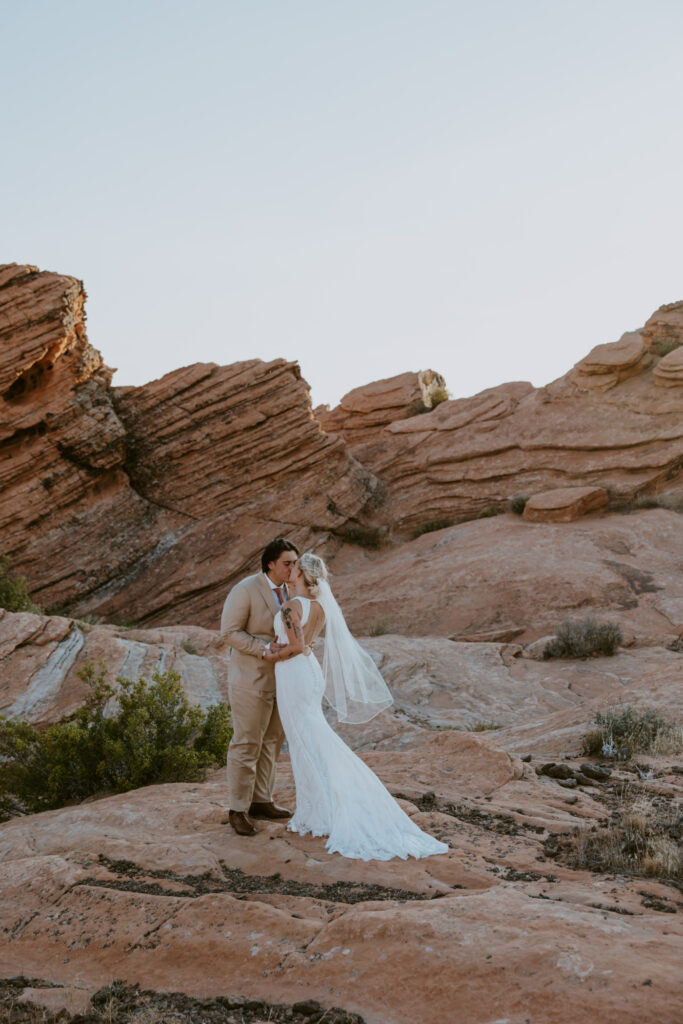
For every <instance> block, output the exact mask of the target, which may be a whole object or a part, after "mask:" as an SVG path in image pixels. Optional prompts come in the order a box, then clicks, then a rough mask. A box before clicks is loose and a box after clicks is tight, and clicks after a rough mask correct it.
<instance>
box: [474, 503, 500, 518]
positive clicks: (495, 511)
mask: <svg viewBox="0 0 683 1024" xmlns="http://www.w3.org/2000/svg"><path fill="white" fill-rule="evenodd" d="M502 511H503V509H502V508H501V507H500V505H487V507H486V508H483V509H482V510H481V512H479V513H478V515H477V519H489V518H490V517H491V516H499V515H500V514H501V512H502Z"/></svg>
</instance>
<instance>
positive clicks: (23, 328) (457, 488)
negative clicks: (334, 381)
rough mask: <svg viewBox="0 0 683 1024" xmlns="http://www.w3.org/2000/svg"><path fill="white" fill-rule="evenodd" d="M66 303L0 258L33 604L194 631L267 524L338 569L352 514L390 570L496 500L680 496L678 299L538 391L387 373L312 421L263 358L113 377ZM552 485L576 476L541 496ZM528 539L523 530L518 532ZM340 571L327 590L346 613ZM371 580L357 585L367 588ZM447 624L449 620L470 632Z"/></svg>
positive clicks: (21, 554)
mask: <svg viewBox="0 0 683 1024" xmlns="http://www.w3.org/2000/svg"><path fill="white" fill-rule="evenodd" d="M84 304H85V292H84V290H83V285H82V283H81V282H79V281H77V280H76V279H74V278H71V277H65V276H61V275H58V274H50V273H41V272H39V271H38V270H36V268H34V267H26V266H24V267H21V266H17V265H14V264H12V265H9V266H5V267H2V268H0V343H1V349H0V484H1V486H2V498H3V500H2V505H1V507H0V531H1V536H2V545H1V549H0V550H1V551H2V553H4V554H8V555H10V556H11V557H12V560H13V564H14V567H15V569H17V570H18V571H19V572H21V573H23V574H24V575H25V576H26V577H27V580H28V584H29V589H30V590H31V592H32V594H33V596H34V598H35V599H36V600H37V601H38V602H39V603H40V604H41V605H42V606H43V607H47V608H51V609H52V610H54V611H58V612H66V613H71V614H75V615H81V616H82V615H85V614H88V613H94V614H96V615H98V616H100V617H104V618H107V619H111V618H116V617H117V616H118V617H125V618H126V619H133V620H136V621H139V622H143V623H145V624H148V625H150V624H158V623H169V622H193V623H196V624H201V625H204V626H207V627H213V626H215V625H216V623H217V621H218V618H219V614H220V607H221V604H222V601H223V599H224V597H225V593H226V591H227V590H228V589H229V587H230V586H231V585H232V583H233V582H234V581H235V580H236V579H237V578H239V576H241V575H244V574H245V573H247V572H250V571H254V570H255V569H256V568H257V567H258V555H259V551H260V550H261V548H262V546H263V543H264V541H265V540H267V539H269V538H271V537H272V536H276V535H278V534H286V535H287V536H289V537H291V538H292V539H293V540H294V541H295V542H297V543H298V544H299V545H301V546H316V547H318V548H319V550H321V551H322V552H323V553H325V554H326V555H327V556H328V557H330V558H331V559H332V561H333V568H334V570H335V572H337V573H338V574H342V575H343V566H344V565H347V564H348V565H349V566H350V565H351V564H352V562H353V558H351V559H350V560H349V558H347V556H346V554H345V553H349V552H350V554H351V555H353V553H354V552H356V553H358V552H359V549H358V548H357V547H355V546H353V545H350V544H349V543H345V539H346V540H347V541H348V540H349V539H350V540H354V541H358V539H359V538H360V539H361V540H362V539H363V532H362V529H361V531H360V532H359V530H358V527H359V526H360V527H362V528H365V530H366V535H367V530H368V528H369V529H370V530H375V532H376V533H377V532H379V534H381V536H383V537H384V538H385V539H386V538H390V539H391V541H392V545H393V546H392V547H390V549H389V551H388V553H387V552H384V553H383V555H384V554H386V557H387V558H389V559H390V561H391V560H395V561H396V564H399V563H400V560H401V557H402V556H401V551H402V545H404V544H405V542H406V541H408V540H409V539H410V538H411V536H412V534H413V532H414V531H419V530H421V529H422V528H425V527H427V528H431V527H433V526H439V525H441V526H443V525H444V523H459V522H461V521H463V520H467V519H472V518H473V517H476V516H477V515H479V514H480V513H481V512H482V511H484V512H486V513H490V512H496V511H500V510H503V509H505V508H506V507H507V500H508V498H509V497H510V496H511V495H515V494H525V495H528V496H537V497H536V498H535V500H534V501H532V503H531V505H530V508H529V514H528V516H527V520H529V519H531V518H535V519H543V518H546V519H553V518H554V519H560V520H561V519H571V518H575V517H576V516H577V515H581V514H583V513H585V512H589V511H591V510H593V509H595V510H600V509H601V508H604V507H605V494H606V496H607V507H608V508H615V507H618V506H619V505H622V506H623V505H628V504H629V503H631V502H632V501H633V499H634V497H637V496H638V495H643V494H652V493H658V492H661V491H676V490H677V489H678V491H680V489H681V479H682V478H681V467H682V466H683V392H682V391H681V385H682V382H683V369H682V368H681V362H680V361H681V353H682V352H683V347H681V342H683V303H673V304H671V305H669V306H664V307H662V308H661V309H660V310H658V311H657V312H656V313H655V314H654V315H653V317H651V318H650V320H649V321H648V323H647V324H646V325H645V326H644V327H643V329H642V330H641V331H639V332H631V333H630V334H627V335H625V336H624V337H623V338H622V339H621V340H620V341H618V342H615V343H612V344H607V345H599V346H597V347H596V348H595V349H594V350H593V351H592V352H591V353H589V355H588V356H586V357H585V358H584V359H582V360H581V361H580V362H579V363H578V364H577V365H576V367H574V368H573V369H572V370H570V371H569V373H567V374H566V375H565V376H564V377H562V378H560V379H559V380H557V381H555V382H553V383H552V384H549V385H548V386H547V387H544V388H534V387H533V386H532V385H531V384H528V383H510V384H504V385H501V386H500V387H497V388H491V389H489V390H486V391H483V392H482V393H481V394H478V395H475V396H473V397H471V398H460V399H452V400H445V401H439V403H438V404H436V401H437V399H443V397H444V394H445V388H444V381H443V378H441V377H440V376H439V375H438V374H437V373H435V372H433V371H424V372H422V373H419V374H418V373H405V374H401V375H399V376H398V377H396V378H391V379H389V380H385V381H377V382H374V383H373V384H370V385H367V386H365V387H361V388H357V389H355V390H354V391H353V392H351V393H350V394H349V395H347V396H346V397H345V398H344V399H343V400H342V402H341V404H340V406H339V407H338V408H337V409H333V410H328V409H325V408H319V409H317V410H316V413H315V415H314V414H313V412H312V410H311V405H310V398H309V391H308V386H307V384H306V382H305V381H304V380H303V379H302V378H301V374H300V371H299V368H298V366H297V364H295V363H288V362H286V361H285V360H282V359H277V360H274V361H272V362H269V363H265V362H261V361H260V360H256V359H252V360H247V361H244V362H239V363H234V364H232V365H231V366H224V367H221V366H217V365H214V364H202V363H198V364H195V365H193V366H188V367H184V368H182V369H179V370H176V371H174V372H172V373H169V374H167V375H166V376H164V377H162V378H161V379H159V380H156V381H152V382H151V383H149V384H145V385H144V386H142V387H134V388H131V387H122V388H112V386H111V371H110V370H109V369H108V368H107V367H106V366H105V365H104V363H103V362H102V358H101V356H100V354H99V352H97V351H96V350H95V349H94V348H93V347H92V346H91V345H90V344H89V342H88V339H87V334H86V330H85V321H84ZM568 486H571V487H574V488H588V489H589V490H586V491H580V490H578V489H577V490H576V492H575V494H572V493H568V494H564V495H563V494H562V493H559V489H561V488H566V487H568ZM548 491H553V492H555V491H558V493H557V494H554V495H551V496H549V497H548V496H546V497H545V498H544V497H539V495H541V494H542V493H543V492H548ZM582 495H590V500H588V499H585V500H582V501H580V500H579V498H581V496H582ZM551 499H552V500H551ZM598 499H599V500H598ZM349 526H352V527H354V530H349ZM519 528H522V529H525V528H526V529H527V530H531V529H532V528H533V524H532V523H528V522H527V523H526V524H524V526H523V525H522V524H520V523H517V524H516V525H515V526H514V527H510V530H512V531H513V533H514V531H515V530H518V529H519ZM513 533H511V534H510V536H512V535H513ZM514 535H515V536H516V534H514ZM531 543H534V541H533V540H532V533H530V532H529V533H527V534H525V535H524V537H523V538H522V539H521V541H520V544H521V546H522V548H525V546H528V544H531ZM455 547H456V548H458V549H459V543H458V544H456V545H455ZM484 547H486V545H484ZM442 553H444V552H443V551H442ZM372 557H375V556H372ZM449 557H450V556H449ZM392 564H393V563H392ZM378 568H379V566H378ZM454 570H455V563H454V564H453V565H451V566H450V568H448V572H447V574H446V575H449V576H452V575H453V572H454ZM354 571H355V570H354ZM416 582H417V585H418V589H420V587H421V586H422V584H420V583H419V581H416ZM356 584H357V580H355V581H354V579H353V578H350V579H349V581H348V586H346V584H342V590H348V592H349V596H350V602H351V605H352V606H353V604H354V603H355V598H354V594H355V593H356V589H357V587H356ZM425 585H426V584H425ZM376 590H377V588H376V587H375V586H374V585H372V584H371V583H370V582H369V581H367V582H366V584H365V593H364V596H365V598H367V597H368V596H369V597H370V598H371V603H372V601H375V598H377V601H379V597H378V596H377V595H376V594H375V591H376ZM430 592H431V591H430ZM497 592H498V593H500V594H504V593H506V592H507V590H506V588H505V587H503V588H502V589H501V588H499V589H498V591H497ZM380 603H381V602H380ZM451 603H452V602H451V601H450V600H449V604H451ZM494 603H496V602H494ZM446 608H447V606H445V605H444V604H443V602H441V603H439V604H438V607H437V606H436V605H435V604H434V602H432V601H430V602H428V603H427V605H423V614H421V615H420V616H417V618H415V617H414V616H413V617H412V618H411V621H412V622H413V627H412V630H411V631H414V632H429V631H430V630H431V629H432V628H433V625H434V622H435V621H436V620H437V619H438V620H439V621H441V618H443V615H444V614H445V611H446ZM501 614H502V620H499V621H503V620H505V619H506V615H505V614H504V613H502V612H501ZM393 617H396V616H392V618H393ZM446 617H447V618H448V625H445V620H444V628H446V629H449V630H452V631H454V632H456V633H457V632H460V631H461V630H462V629H463V628H465V630H466V631H467V632H468V633H470V632H471V633H474V634H476V635H479V634H480V633H485V632H486V629H487V628H489V627H488V626H487V625H486V623H485V622H484V621H483V618H482V617H480V619H479V620H477V621H475V620H474V619H472V621H470V622H469V623H466V622H463V620H462V617H461V616H460V615H459V614H458V615H453V616H448V615H447V616H446ZM675 618H676V616H675ZM532 619H533V616H531V615H527V617H526V622H527V627H528V628H530V629H531V631H532V632H533V631H534V630H535V629H536V626H535V625H534V624H533V622H532V624H531V626H529V622H530V620H532ZM494 627H495V623H492V624H491V628H494ZM406 628H407V626H406ZM514 628H515V629H518V628H520V626H519V625H515V627H514ZM539 628H542V627H539ZM501 629H503V627H501Z"/></svg>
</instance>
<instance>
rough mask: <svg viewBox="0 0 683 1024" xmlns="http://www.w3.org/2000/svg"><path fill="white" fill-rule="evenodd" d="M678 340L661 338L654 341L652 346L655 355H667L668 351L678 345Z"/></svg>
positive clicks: (671, 350)
mask: <svg viewBox="0 0 683 1024" xmlns="http://www.w3.org/2000/svg"><path fill="white" fill-rule="evenodd" d="M679 344H680V342H678V341H674V339H673V338H662V339H661V340H660V341H656V342H655V343H654V345H653V346H652V347H653V349H654V351H655V353H656V355H658V356H668V354H669V352H673V350H674V349H675V348H678V347H679Z"/></svg>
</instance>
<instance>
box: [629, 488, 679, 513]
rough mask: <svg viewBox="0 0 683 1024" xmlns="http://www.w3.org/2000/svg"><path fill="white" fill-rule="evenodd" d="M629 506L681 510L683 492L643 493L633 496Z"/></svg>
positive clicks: (671, 510) (672, 510)
mask: <svg viewBox="0 0 683 1024" xmlns="http://www.w3.org/2000/svg"><path fill="white" fill-rule="evenodd" d="M631 508H633V509H642V508H666V509H668V510H669V511H670V512H683V494H681V493H680V492H676V491H663V492H662V493H661V494H644V495H642V496H641V497H639V498H634V500H633V502H632V504H631Z"/></svg>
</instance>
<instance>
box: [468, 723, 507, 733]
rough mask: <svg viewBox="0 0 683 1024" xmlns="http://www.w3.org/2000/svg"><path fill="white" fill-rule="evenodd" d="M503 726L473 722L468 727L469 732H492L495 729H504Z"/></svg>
mask: <svg viewBox="0 0 683 1024" xmlns="http://www.w3.org/2000/svg"><path fill="white" fill-rule="evenodd" d="M502 728H503V726H502V725H499V724H498V722H489V721H481V722H473V723H472V724H471V725H468V726H467V732H490V731H491V730H493V729H502Z"/></svg>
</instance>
